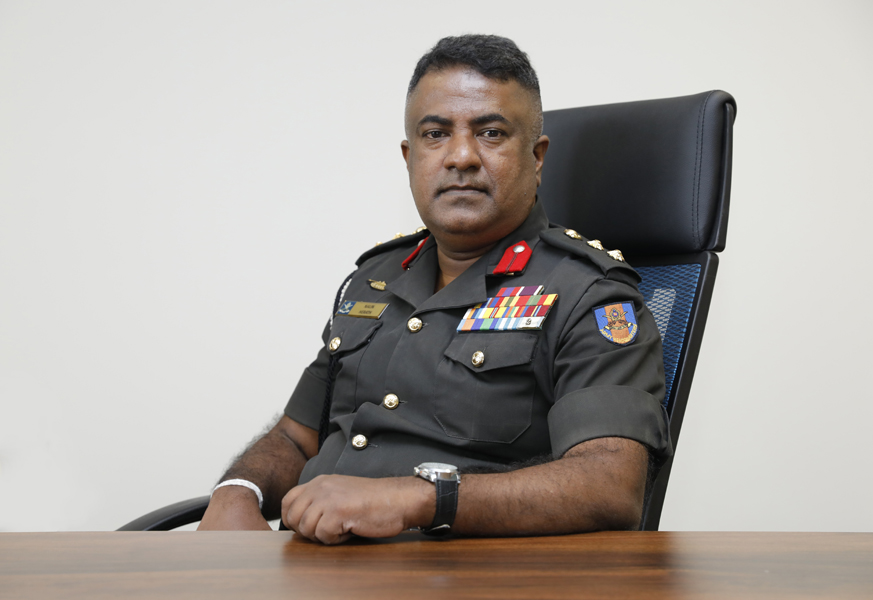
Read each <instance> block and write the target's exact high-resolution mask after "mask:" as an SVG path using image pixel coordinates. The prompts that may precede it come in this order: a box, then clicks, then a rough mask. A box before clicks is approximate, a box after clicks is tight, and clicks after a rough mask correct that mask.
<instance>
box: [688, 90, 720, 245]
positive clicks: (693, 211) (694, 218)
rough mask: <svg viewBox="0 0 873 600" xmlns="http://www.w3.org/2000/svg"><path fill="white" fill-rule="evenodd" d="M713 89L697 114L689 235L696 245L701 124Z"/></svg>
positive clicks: (701, 152) (700, 169) (700, 168)
mask: <svg viewBox="0 0 873 600" xmlns="http://www.w3.org/2000/svg"><path fill="white" fill-rule="evenodd" d="M714 92H715V90H712V91H710V92H709V93H708V94H707V95H706V98H704V99H703V102H702V103H701V104H700V110H699V113H698V115H697V153H696V154H697V156H696V160H695V165H694V182H693V185H694V190H693V191H692V202H691V236H692V239H693V241H694V244H695V245H696V246H698V247H699V246H700V245H701V244H700V238H699V235H698V230H699V229H700V180H701V179H702V177H701V172H702V171H703V131H702V130H703V124H704V122H705V120H706V104H707V102H709V98H710V96H712V94H713V93H714Z"/></svg>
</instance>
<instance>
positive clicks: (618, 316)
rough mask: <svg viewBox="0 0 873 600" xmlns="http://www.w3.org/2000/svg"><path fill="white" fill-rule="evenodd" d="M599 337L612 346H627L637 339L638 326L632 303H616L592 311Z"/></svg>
mask: <svg viewBox="0 0 873 600" xmlns="http://www.w3.org/2000/svg"><path fill="white" fill-rule="evenodd" d="M594 318H595V319H597V329H598V330H599V331H600V335H602V336H603V337H605V338H606V339H608V340H609V341H610V342H612V343H613V344H618V345H619V346H627V345H628V344H630V343H631V342H632V341H634V340H635V339H636V338H637V332H638V331H639V326H638V325H637V316H636V315H635V314H634V305H633V302H618V303H614V304H607V305H606V306H598V307H597V308H595V309H594Z"/></svg>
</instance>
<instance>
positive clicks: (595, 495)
mask: <svg viewBox="0 0 873 600" xmlns="http://www.w3.org/2000/svg"><path fill="white" fill-rule="evenodd" d="M647 469H648V452H647V450H646V449H645V447H643V446H642V445H641V444H639V443H638V442H634V441H632V440H628V439H624V438H601V439H596V440H591V441H588V442H584V443H581V444H578V445H576V446H574V447H573V448H571V449H570V450H569V451H567V453H566V454H565V455H564V456H563V457H562V458H560V459H558V460H555V461H552V462H549V463H545V464H541V465H537V466H532V467H527V468H523V469H519V470H516V471H510V472H508V473H494V474H480V475H472V474H471V475H462V476H461V485H460V488H459V494H458V512H457V516H456V518H455V524H454V526H453V527H452V529H453V530H454V531H456V532H457V533H460V534H466V535H492V536H508V535H548V534H561V533H578V532H583V531H596V530H601V529H631V528H634V527H636V526H637V525H638V524H639V522H640V518H641V516H642V508H643V495H644V493H645V486H646V474H647ZM435 508H436V495H435V490H434V485H433V484H431V483H429V482H427V481H424V480H423V479H420V478H418V477H393V478H384V479H366V478H360V477H347V476H338V475H326V476H320V477H317V478H315V479H313V480H312V481H311V482H309V483H307V484H305V485H301V486H298V487H296V488H293V489H292V490H291V491H290V492H288V494H287V495H286V496H285V498H284V500H283V501H282V519H283V521H284V522H285V524H286V525H287V526H288V527H290V528H291V529H293V530H295V531H297V532H298V533H300V534H302V535H304V536H306V537H308V538H310V539H314V540H318V541H321V542H323V543H326V544H336V543H341V542H343V541H345V540H347V539H348V538H349V537H351V536H352V535H353V534H356V535H361V536H364V537H389V536H393V535H396V534H398V533H400V532H401V531H403V530H404V529H408V528H410V527H426V526H428V525H430V523H431V521H432V520H433V517H434V512H435Z"/></svg>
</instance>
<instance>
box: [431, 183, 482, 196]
mask: <svg viewBox="0 0 873 600" xmlns="http://www.w3.org/2000/svg"><path fill="white" fill-rule="evenodd" d="M470 192H479V193H480V194H486V193H488V192H487V190H486V189H485V188H484V187H480V186H477V185H447V186H445V187H443V188H440V189H439V191H438V192H437V195H440V194H446V193H458V194H463V193H470Z"/></svg>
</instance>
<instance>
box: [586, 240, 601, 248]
mask: <svg viewBox="0 0 873 600" xmlns="http://www.w3.org/2000/svg"><path fill="white" fill-rule="evenodd" d="M588 245H589V246H591V247H592V248H595V249H597V250H604V248H603V244H601V243H600V240H588Z"/></svg>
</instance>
